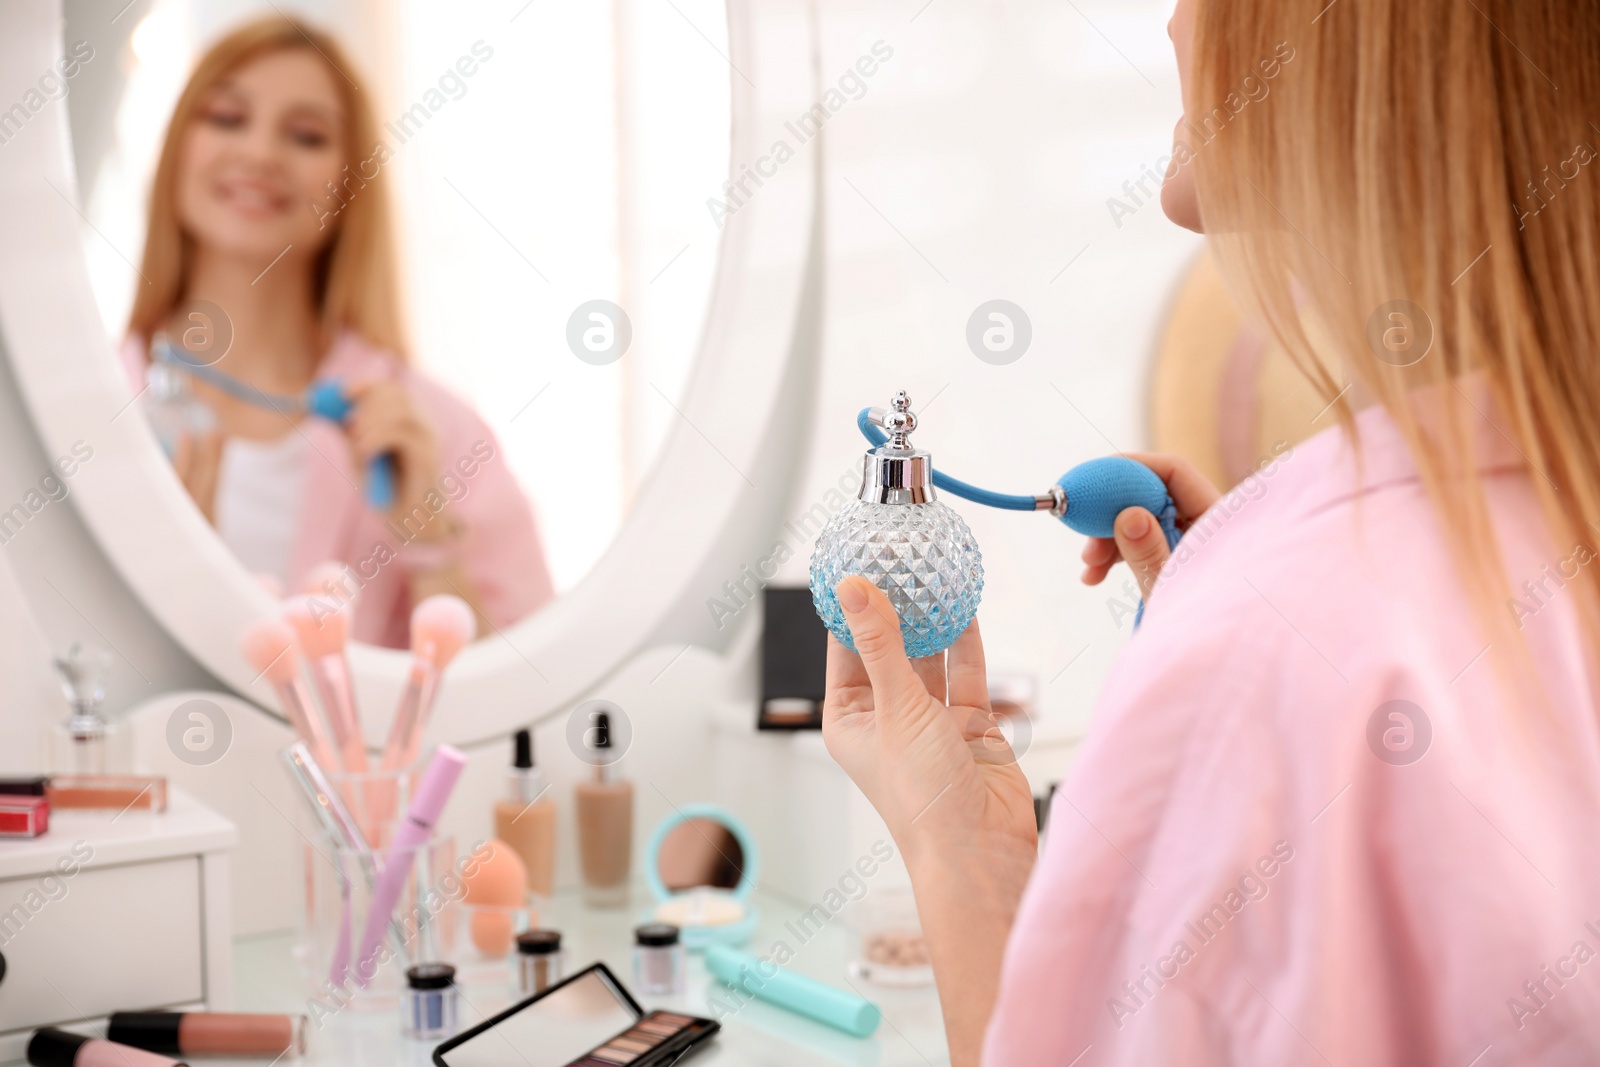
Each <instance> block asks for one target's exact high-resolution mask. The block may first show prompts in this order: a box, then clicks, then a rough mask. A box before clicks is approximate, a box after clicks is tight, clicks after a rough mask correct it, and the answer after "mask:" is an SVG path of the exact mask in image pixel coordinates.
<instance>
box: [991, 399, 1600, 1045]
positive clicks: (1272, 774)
mask: <svg viewBox="0 0 1600 1067" xmlns="http://www.w3.org/2000/svg"><path fill="white" fill-rule="evenodd" d="M1484 410H1488V408H1487V407H1486V406H1485V407H1484ZM1360 423H1361V427H1362V433H1363V435H1364V436H1363V450H1364V454H1365V459H1366V469H1365V473H1364V478H1363V481H1362V482H1361V483H1360V484H1359V485H1358V483H1357V481H1356V474H1355V468H1354V466H1353V464H1352V450H1351V448H1350V446H1349V444H1348V442H1347V440H1346V438H1345V437H1344V436H1343V435H1342V434H1340V433H1339V432H1338V431H1336V430H1335V431H1329V432H1326V433H1323V434H1321V435H1319V436H1317V437H1315V438H1313V439H1311V440H1310V441H1307V442H1306V443H1304V444H1303V445H1300V446H1298V447H1296V448H1294V449H1293V450H1292V451H1291V452H1289V453H1287V454H1285V455H1284V456H1282V457H1281V458H1280V459H1278V460H1277V461H1276V462H1275V463H1274V464H1273V465H1272V466H1270V467H1269V468H1268V469H1267V470H1265V471H1263V472H1262V473H1260V474H1258V475H1256V476H1254V480H1253V482H1247V483H1246V485H1245V486H1244V487H1243V488H1241V489H1240V490H1237V491H1236V492H1234V493H1232V494H1230V495H1229V497H1226V498H1224V500H1223V501H1221V502H1219V503H1218V504H1217V506H1216V507H1214V508H1213V509H1212V510H1211V511H1210V512H1208V513H1207V515H1206V517H1205V519H1204V520H1203V522H1202V523H1201V524H1200V525H1199V528H1197V529H1195V530H1191V532H1190V533H1189V534H1188V535H1187V537H1186V538H1185V540H1184V541H1183V542H1182V543H1181V544H1180V548H1179V553H1178V554H1176V555H1175V556H1174V558H1173V560H1172V561H1171V562H1169V564H1168V567H1167V569H1166V571H1165V572H1164V575H1163V579H1162V581H1163V584H1162V585H1161V586H1160V587H1159V588H1158V589H1157V591H1156V593H1155V595H1154V596H1153V598H1152V600H1151V603H1150V606H1149V608H1148V610H1147V612H1146V615H1145V620H1144V623H1143V625H1142V626H1141V627H1140V629H1139V631H1138V632H1137V633H1136V634H1135V635H1134V637H1133V638H1132V640H1131V641H1130V642H1129V644H1128V646H1127V648H1126V649H1125V650H1124V651H1123V653H1122V655H1121V657H1120V658H1119V659H1118V661H1117V663H1116V666H1115V668H1114V669H1113V671H1112V674H1111V677H1110V680H1109V681H1108V683H1107V685H1106V689H1105V692H1104V694H1103V695H1102V698H1101V700H1100V704H1099V709H1098V711H1097V713H1096V715H1095V719H1094V723H1093V726H1092V728H1091V730H1090V734H1089V737H1088V739H1087V740H1086V741H1085V743H1084V745H1083V748H1082V751H1081V754H1080V755H1079V757H1078V760H1077V764H1076V766H1075V767H1074V768H1073V771H1072V774H1071V777H1070V778H1069V779H1068V781H1067V782H1066V783H1064V784H1063V785H1062V786H1061V788H1060V790H1059V791H1058V794H1057V796H1056V798H1055V801H1054V804H1053V806H1052V808H1051V813H1050V818H1049V822H1048V824H1047V826H1046V837H1045V842H1044V845H1043V848H1042V852H1041V855H1040V858H1039V863H1038V866H1037V868H1036V869H1035V871H1034V875H1033V879H1032V881H1031V883H1030V884H1029V887H1028V889H1027V892H1026V894H1025V895H1024V898H1023V901H1022V907H1021V910H1020V913H1019V915H1018V917H1017V921H1016V925H1015V927H1014V928H1013V931H1012V934H1011V939H1010V942H1009V944H1008V946H1007V952H1006V961H1005V965H1004V971H1003V976H1002V979H1001V985H1000V991H999V1000H998V1005H997V1008H996V1011H995V1014H994V1017H993V1019H992V1021H991V1023H990V1026H989V1030H988V1035H987V1041H986V1045H985V1057H984V1062H985V1063H986V1064H989V1065H993V1067H1002V1065H1003V1067H1013V1065H1015V1067H1023V1065H1026V1067H1033V1065H1036V1064H1037V1065H1043V1064H1053V1065H1056V1067H1066V1065H1068V1064H1072V1065H1073V1067H1094V1065H1101V1064H1121V1065H1135V1064H1138V1065H1147V1064H1160V1065H1185V1064H1264V1065H1271V1067H1285V1065H1299V1064H1317V1065H1323V1067H1326V1065H1329V1064H1332V1065H1336V1067H1413V1065H1426V1064H1439V1065H1450V1067H1494V1065H1500V1064H1529V1063H1537V1064H1593V1063H1600V730H1597V725H1596V723H1597V704H1596V692H1595V681H1594V677H1593V664H1591V663H1589V662H1587V661H1586V659H1585V655H1584V652H1583V649H1582V647H1581V646H1580V644H1579V633H1580V630H1579V620H1578V614H1577V612H1576V610H1575V608H1576V603H1575V600H1576V598H1575V596H1574V593H1573V591H1572V590H1563V589H1562V588H1561V583H1562V579H1561V577H1560V575H1561V574H1562V572H1563V571H1564V572H1565V574H1566V575H1567V576H1568V577H1571V576H1572V575H1574V574H1576V573H1577V570H1578V568H1580V567H1583V566H1586V565H1588V564H1589V563H1590V562H1591V561H1593V560H1594V558H1595V553H1594V552H1593V550H1592V549H1591V548H1590V547H1589V546H1591V545H1592V544H1593V542H1592V541H1590V542H1588V544H1587V545H1585V546H1583V547H1578V546H1571V545H1557V544H1553V543H1551V541H1550V539H1549V536H1548V533H1547V531H1546V527H1545V524H1544V522H1543V520H1542V518H1541V512H1540V508H1539V504H1538V501H1537V500H1536V498H1535V493H1534V488H1533V484H1532V482H1531V481H1530V475H1529V474H1528V473H1527V471H1526V469H1525V467H1524V464H1523V461H1522V460H1521V459H1520V458H1519V456H1518V455H1517V453H1516V452H1515V451H1514V450H1513V449H1512V448H1511V446H1510V444H1509V442H1507V441H1506V439H1505V438H1503V437H1501V436H1500V434H1499V433H1497V432H1496V431H1495V430H1494V429H1493V428H1492V427H1491V426H1490V425H1489V424H1488V423H1487V422H1484V423H1483V424H1482V431H1483V432H1482V438H1481V449H1480V453H1479V454H1480V455H1481V456H1482V457H1483V460H1482V462H1481V463H1480V467H1481V469H1482V470H1483V472H1484V475H1485V478H1484V485H1485V490H1486V493H1487V495H1488V500H1489V503H1490V506H1491V508H1492V512H1493V516H1494V519H1495V522H1496V524H1497V527H1498V530H1499V534H1500V538H1501V545H1502V550H1503V553H1504V557H1505V559H1506V561H1507V573H1508V575H1509V576H1510V578H1511V582H1512V585H1513V586H1515V587H1517V588H1519V589H1521V588H1522V587H1523V582H1524V580H1527V581H1530V582H1531V583H1533V585H1532V586H1531V587H1529V588H1530V590H1531V592H1529V591H1524V592H1523V593H1522V595H1521V597H1520V599H1521V601H1522V610H1521V611H1520V613H1519V614H1520V615H1521V616H1522V622H1523V629H1522V633H1521V636H1522V637H1523V638H1525V640H1526V643H1527V647H1528V649H1529V652H1530V653H1531V655H1532V658H1533V663H1534V665H1535V668H1536V670H1537V672H1538V675H1539V677H1540V678H1541V679H1543V682H1544V685H1545V687H1546V692H1547V696H1548V703H1547V705H1546V706H1544V707H1540V706H1539V705H1538V704H1537V703H1536V702H1535V699H1534V697H1533V696H1532V695H1531V694H1524V693H1521V692H1518V693H1514V694H1512V695H1511V696H1509V697H1508V695H1507V692H1506V690H1505V689H1503V688H1501V682H1500V677H1499V676H1498V675H1497V672H1496V666H1495V664H1494V662H1493V661H1492V653H1488V654H1486V653H1485V645H1486V638H1485V637H1484V635H1483V633H1484V631H1483V629H1482V627H1481V626H1480V624H1479V619H1480V616H1479V615H1478V614H1476V613H1475V609H1474V607H1473V605H1472V603H1470V602H1469V599H1468V595H1467V594H1466V592H1465V591H1464V590H1463V587H1462V582H1461V580H1460V578H1459V577H1458V576H1457V571H1456V569H1455V566H1454V564H1453V562H1452V560H1451V558H1450V556H1449V555H1448V553H1447V550H1446V543H1445V538H1444V531H1443V530H1442V528H1441V526H1440V519H1439V517H1438V515H1437V514H1436V512H1435V510H1434V508H1433V507H1432V505H1431V504H1430V503H1429V502H1428V500H1427V498H1426V496H1425V494H1424V492H1423V490H1422V488H1421V485H1420V484H1419V482H1418V480H1417V477H1416V475H1415V471H1414V467H1413V464H1412V462H1411V459H1410V457H1409V453H1408V451H1407V449H1406V447H1405V444H1404V442H1403V440H1402V439H1401V437H1400V436H1399V434H1398V432H1397V431H1396V429H1395V428H1394V425H1393V423H1392V422H1391V421H1390V420H1389V419H1388V416H1387V414H1386V413H1385V412H1384V411H1382V410H1381V409H1371V410H1368V411H1367V412H1364V413H1363V414H1362V416H1361V419H1360ZM1508 610H1509V608H1508ZM1390 701H1404V702H1408V703H1404V704H1389V703H1388V702H1390Z"/></svg>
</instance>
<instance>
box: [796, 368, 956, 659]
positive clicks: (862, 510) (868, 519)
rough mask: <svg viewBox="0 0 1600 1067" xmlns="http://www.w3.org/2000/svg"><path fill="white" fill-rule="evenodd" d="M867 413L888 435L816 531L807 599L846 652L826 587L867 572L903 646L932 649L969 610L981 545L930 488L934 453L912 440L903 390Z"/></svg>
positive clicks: (849, 641) (844, 632)
mask: <svg viewBox="0 0 1600 1067" xmlns="http://www.w3.org/2000/svg"><path fill="white" fill-rule="evenodd" d="M868 417H869V418H870V420H871V421H872V422H873V423H875V424H876V425H879V426H882V427H883V428H884V429H885V430H886V431H888V434H889V439H888V440H887V441H886V442H884V444H883V445H882V446H880V447H878V448H875V449H872V450H871V451H869V452H868V453H867V454H866V456H865V458H864V460H863V461H862V476H861V492H860V494H859V496H858V497H857V499H855V500H852V501H850V502H849V503H847V504H846V505H845V506H844V507H843V508H841V509H839V512H838V514H836V515H834V517H833V518H832V519H830V520H828V524H827V525H826V526H824V527H823V528H822V532H821V533H820V534H818V535H817V546H816V549H815V550H814V552H813V553H812V556H811V599H812V602H813V603H814V604H815V605H816V609H817V614H818V615H820V616H821V617H822V621H823V622H824V623H826V624H827V627H828V629H829V630H830V631H831V632H832V633H833V636H834V637H836V638H838V639H839V643H840V644H842V645H844V647H846V648H848V649H850V650H851V651H852V652H854V651H855V641H854V639H853V638H852V637H851V636H850V626H849V624H848V623H846V622H845V618H844V611H843V609H841V608H840V607H839V601H838V598H837V597H835V596H834V593H833V590H834V587H835V586H837V585H838V584H839V582H840V581H841V580H842V579H843V578H844V577H845V576H846V575H851V574H859V575H862V576H864V577H866V578H869V579H871V581H872V583H873V584H874V585H876V586H877V587H878V588H879V589H882V590H883V591H884V592H885V593H886V594H888V597H889V602H890V603H891V604H893V605H894V609H895V611H896V612H897V613H898V614H899V616H900V635H901V637H903V638H904V639H905V643H906V655H908V656H912V657H917V656H931V655H934V654H935V653H938V652H943V651H944V650H945V649H946V648H948V647H950V645H952V644H954V643H955V640H956V638H958V637H960V636H961V634H962V632H963V631H964V630H966V628H967V625H968V624H969V623H970V622H972V619H973V616H975V615H976V614H977V612H978V601H979V600H980V599H982V596H983V554H982V553H981V552H979V551H978V542H977V540H976V539H975V538H974V537H973V536H972V531H971V530H970V529H968V528H967V524H966V523H965V522H963V521H962V519H961V516H960V515H958V514H956V513H955V512H954V511H952V510H951V509H950V508H948V507H946V506H945V505H944V504H942V503H940V502H939V501H938V500H937V499H936V498H935V494H934V488H933V457H932V456H930V455H929V454H928V453H926V452H923V451H920V450H918V449H916V448H914V447H912V444H911V434H912V431H914V430H915V429H916V428H917V416H916V414H915V413H914V412H913V411H912V410H911V398H910V397H908V396H907V395H906V394H905V393H904V392H900V393H896V394H895V396H894V399H893V400H892V401H890V407H889V409H888V410H887V411H885V410H884V409H882V408H873V409H872V410H871V412H870V413H869V416H868Z"/></svg>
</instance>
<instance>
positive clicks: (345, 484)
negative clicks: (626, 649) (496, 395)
mask: <svg viewBox="0 0 1600 1067" xmlns="http://www.w3.org/2000/svg"><path fill="white" fill-rule="evenodd" d="M148 352H149V346H148V344H147V343H146V342H145V341H144V340H143V339H142V338H138V337H130V338H129V339H128V340H127V341H126V342H125V343H124V344H123V346H122V350H121V352H120V356H121V358H122V363H123V369H124V371H125V372H126V373H127V375H128V378H129V381H130V383H131V384H132V387H133V389H134V391H135V392H137V391H138V390H140V389H142V388H144V375H145V366H146V364H147V363H148V361H149V356H148ZM317 377H318V378H340V379H345V380H355V379H357V378H377V377H392V378H399V379H401V380H402V381H404V382H405V384H406V388H407V389H409V390H410V391H411V393H412V396H413V397H414V398H415V400H416V402H417V405H418V407H419V408H421V410H422V412H423V414H424V415H426V416H427V417H428V419H429V420H430V421H431V422H432V424H433V427H434V431H435V433H436V434H437V435H438V439H439V462H440V464H441V470H440V471H439V476H438V480H437V482H436V483H435V488H436V489H437V490H438V492H439V493H440V495H441V496H442V497H443V498H445V499H447V500H450V501H451V502H450V504H449V507H450V510H451V512H452V513H453V514H454V515H455V516H456V517H457V518H458V519H459V520H460V521H461V523H462V525H463V526H464V527H465V531H466V532H465V534H464V536H463V537H462V538H461V541H460V544H459V545H458V546H457V550H456V559H457V560H459V562H460V564H461V566H462V568H463V570H465V572H466V574H467V577H468V578H469V579H470V580H471V581H472V584H473V588H474V590H475V592H476V593H477V596H478V598H479V599H480V601H481V603H482V607H483V611H484V614H485V616H486V617H487V618H488V619H489V621H490V622H492V623H493V624H494V625H495V626H497V627H499V626H510V625H511V624H513V623H515V622H517V621H519V620H520V619H522V618H524V617H525V616H527V615H529V614H531V613H532V612H534V611H535V610H537V609H538V608H539V607H540V606H541V605H543V604H545V603H546V602H548V601H549V600H550V599H551V598H552V597H553V596H554V595H555V589H554V585H553V583H552V582H551V579H550V571H549V568H548V567H547V566H546V564H545V557H544V546H543V542H542V541H541V539H540V536H539V529H538V525H537V524H536V522H535V520H534V515H533V508H532V506H531V505H530V504H529V502H528V498H527V495H526V494H525V493H523V491H522V487H521V485H519V484H518V482H517V479H516V477H515V475H514V474H512V472H511V466H510V464H509V462H508V461H507V458H506V456H505V454H504V452H503V451H501V449H500V445H499V442H498V441H496V440H495V436H494V432H493V431H492V430H490V428H489V425H488V424H487V423H486V422H484V421H483V419H482V418H481V417H479V415H478V413H477V412H476V411H474V410H473V409H472V406H471V405H469V404H467V403H465V402H464V401H462V400H461V399H459V398H458V397H456V396H455V395H454V394H452V393H450V392H449V391H448V390H447V389H445V388H444V387H443V386H441V385H439V384H438V383H437V382H435V381H433V380H432V379H431V378H429V377H427V376H426V375H424V374H420V373H418V372H417V371H415V370H412V369H411V368H410V367H408V366H406V365H405V364H404V363H402V362H401V361H400V360H399V359H397V358H395V356H394V355H392V354H391V353H389V352H387V351H385V350H383V349H380V348H376V347H374V346H372V345H369V344H367V343H366V342H365V341H363V340H361V339H360V338H359V337H357V336H356V335H355V334H353V333H345V334H342V335H340V337H339V338H338V339H337V340H336V341H335V342H334V344H333V346H332V347H331V348H330V349H329V351H328V353H327V355H326V356H324V357H323V359H322V362H321V363H320V364H319V365H318V367H317ZM300 428H301V432H302V433H304V434H305V436H306V438H307V439H308V440H309V441H310V442H311V445H312V451H311V460H310V463H309V466H308V468H307V472H306V483H305V496H304V499H303V502H302V505H301V509H300V526H299V529H298V531H297V533H296V536H295V544H294V551H293V555H292V557H291V563H290V572H291V576H290V580H291V582H292V583H293V585H294V586H296V587H298V586H299V585H300V583H301V582H302V580H303V579H304V578H305V576H306V574H307V573H308V572H309V571H310V570H311V569H312V568H314V567H315V566H317V565H318V564H319V563H324V562H327V561H337V562H340V563H344V564H345V565H346V566H347V567H349V568H350V570H351V571H352V572H354V576H355V579H357V580H359V581H360V583H361V588H360V590H359V591H358V592H357V593H356V594H355V600H354V603H355V620H354V625H353V627H352V630H351V637H352V638H353V639H354V640H357V641H365V642H368V643H370V644H376V645H384V646H386V647H390V648H404V647H406V645H407V644H408V643H409V640H410V618H411V608H412V602H411V593H410V574H411V571H412V570H413V569H414V568H417V567H423V568H428V567H434V566H437V565H438V564H439V563H440V562H441V559H440V558H439V557H438V555H437V550H434V549H431V548H429V547H427V546H425V545H422V544H420V543H419V544H416V545H410V544H407V543H406V540H405V536H403V535H405V534H406V531H404V530H401V531H400V532H398V533H397V532H396V530H395V529H392V528H390V526H389V525H388V521H387V516H385V515H382V514H379V513H378V512H375V511H373V510H372V509H371V508H370V507H368V506H367V504H366V501H365V500H364V499H363V497H362V495H361V491H360V488H359V487H360V486H361V484H362V479H363V475H362V472H361V471H360V469H359V468H358V467H357V466H356V464H355V463H354V461H353V460H352V457H351V454H350V446H349V444H348V443H347V441H346V439H345V436H344V432H343V431H342V430H340V428H339V427H338V426H336V425H334V424H333V423H331V422H328V421H327V420H325V419H319V418H308V419H305V420H304V421H303V422H302V423H301V424H300ZM485 457H487V458H485ZM290 591H291V592H293V589H291V590H290Z"/></svg>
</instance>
